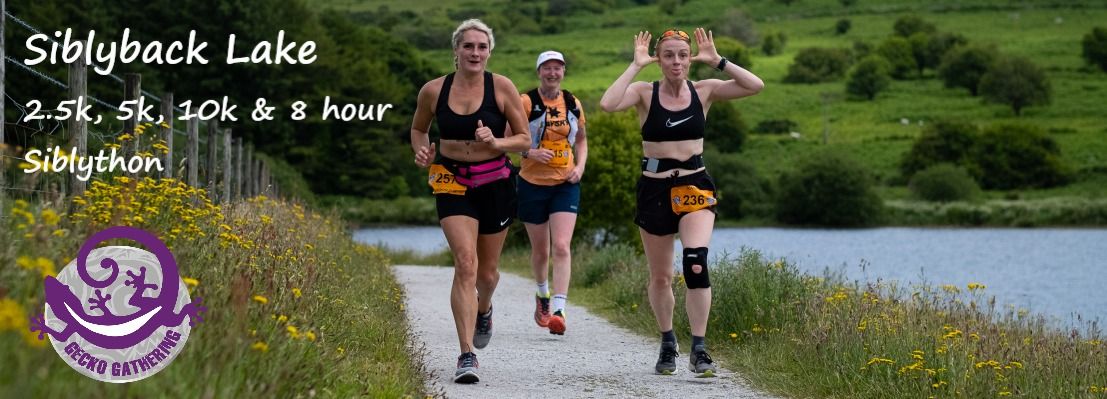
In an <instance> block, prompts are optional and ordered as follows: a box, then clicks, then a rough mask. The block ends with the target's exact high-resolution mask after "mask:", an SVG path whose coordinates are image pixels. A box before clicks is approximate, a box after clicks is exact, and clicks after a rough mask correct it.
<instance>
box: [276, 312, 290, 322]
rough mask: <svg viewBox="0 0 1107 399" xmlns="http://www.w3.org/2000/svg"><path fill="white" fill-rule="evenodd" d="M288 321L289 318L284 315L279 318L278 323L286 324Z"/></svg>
mask: <svg viewBox="0 0 1107 399" xmlns="http://www.w3.org/2000/svg"><path fill="white" fill-rule="evenodd" d="M286 321H288V316H285V315H283V314H282V315H280V316H277V322H278V323H284V322H286Z"/></svg>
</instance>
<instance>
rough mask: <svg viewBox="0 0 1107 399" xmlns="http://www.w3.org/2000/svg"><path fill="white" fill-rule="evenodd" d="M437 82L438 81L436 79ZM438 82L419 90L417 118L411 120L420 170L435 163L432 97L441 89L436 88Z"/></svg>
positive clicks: (412, 145)
mask: <svg viewBox="0 0 1107 399" xmlns="http://www.w3.org/2000/svg"><path fill="white" fill-rule="evenodd" d="M436 80H437V79H436ZM436 80H432V81H430V82H427V84H424V85H423V88H421V89H419V97H418V100H417V102H416V105H415V116H414V117H412V118H411V150H412V151H414V152H415V164H416V165H419V167H420V168H425V167H427V166H430V164H431V162H433V161H434V155H435V148H434V147H435V146H434V143H431V142H430V134H428V133H427V132H428V131H429V130H430V124H431V119H433V118H434V113H433V112H431V109H432V102H433V101H432V97H434V96H435V93H434V92H436V91H438V89H441V87H439V88H437V89H436V88H434V87H433V86H434V83H435V81H436Z"/></svg>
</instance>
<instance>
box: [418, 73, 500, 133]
mask: <svg viewBox="0 0 1107 399" xmlns="http://www.w3.org/2000/svg"><path fill="white" fill-rule="evenodd" d="M453 83H454V73H452V72H451V73H450V74H449V75H446V79H445V81H443V82H442V90H441V91H439V94H438V105H437V106H436V107H435V109H434V117H435V120H436V121H437V122H438V131H439V132H441V137H440V138H441V139H443V140H476V131H477V120H480V121H481V122H483V123H484V126H486V127H488V128H489V129H492V135H494V136H495V137H497V138H503V136H504V128H506V127H507V117H505V116H504V113H503V112H501V111H500V108H499V107H498V106H496V87H495V86H493V83H492V73H491V72H485V73H484V99H483V100H482V101H481V104H480V108H477V111H476V112H474V113H471V114H469V115H458V114H456V113H454V111H453V110H451V109H450V86H452V85H453Z"/></svg>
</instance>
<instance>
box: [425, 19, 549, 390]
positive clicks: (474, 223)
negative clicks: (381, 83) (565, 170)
mask: <svg viewBox="0 0 1107 399" xmlns="http://www.w3.org/2000/svg"><path fill="white" fill-rule="evenodd" d="M494 46H495V37H494V36H493V35H492V29H491V28H489V27H488V26H487V25H485V24H484V23H483V22H481V21H479V20H476V19H470V20H467V21H465V22H462V23H461V25H459V26H458V27H457V30H455V31H454V34H453V47H454V57H455V58H454V62H455V65H456V67H457V71H456V72H454V73H451V74H449V75H446V76H443V77H440V78H437V79H434V80H432V81H430V82H427V84H425V85H423V88H422V89H420V90H419V99H418V105H417V106H416V109H415V116H414V118H413V119H412V122H411V149H412V150H413V151H414V152H415V164H416V165H418V166H419V167H421V168H427V167H429V168H430V174H429V176H428V183H429V185H430V186H431V188H432V190H433V191H434V193H435V206H436V208H437V210H438V219H439V223H440V224H441V225H442V232H443V233H444V234H445V235H446V240H447V241H448V242H449V243H450V251H451V252H453V258H454V284H453V288H452V289H451V291H450V303H451V305H452V306H451V310H452V311H453V315H454V321H455V325H456V326H457V338H458V344H459V346H460V349H461V356H459V357H458V359H457V371H456V372H455V374H454V381H455V382H458V383H474V382H477V381H478V380H479V378H478V377H477V364H478V363H477V359H476V355H475V354H474V353H473V348H474V347H476V348H483V347H484V346H485V345H487V344H488V340H489V339H490V338H491V334H492V320H491V319H492V302H491V299H492V293H493V291H495V289H496V283H497V282H498V281H499V276H500V275H499V271H497V268H498V266H499V261H500V259H499V258H500V251H501V249H503V244H504V238H506V237H507V227H508V226H510V225H511V222H512V220H513V219H514V215H515V185H514V183H513V182H512V180H511V179H510V178H509V175H510V166H511V165H510V162H509V161H508V160H507V158H506V157H505V156H504V152H506V151H515V152H518V151H523V150H526V149H527V148H530V135H529V133H528V132H527V118H526V116H525V115H524V114H523V111H522V102H521V101H520V100H519V94H518V89H516V88H515V84H513V83H512V82H511V80H509V79H507V78H506V77H503V76H501V75H496V74H492V73H490V72H487V71H485V66H486V63H487V61H488V57H489V56H490V55H491V51H492V48H493V47H494ZM432 121H437V123H438V130H439V131H440V132H441V133H442V135H441V137H440V140H439V143H438V144H439V147H437V148H436V146H435V143H431V142H430V137H429V135H428V134H427V132H428V130H430V124H431V122H432ZM508 122H511V128H512V131H507V132H505V127H506V125H507V123H508ZM439 151H440V152H441V153H439Z"/></svg>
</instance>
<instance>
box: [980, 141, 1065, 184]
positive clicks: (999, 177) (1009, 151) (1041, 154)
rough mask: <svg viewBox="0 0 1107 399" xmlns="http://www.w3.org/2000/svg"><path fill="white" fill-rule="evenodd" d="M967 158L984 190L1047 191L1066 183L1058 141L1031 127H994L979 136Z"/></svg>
mask: <svg viewBox="0 0 1107 399" xmlns="http://www.w3.org/2000/svg"><path fill="white" fill-rule="evenodd" d="M969 157H970V162H971V164H970V170H969V171H970V172H971V173H972V174H973V175H974V176H976V178H977V180H978V181H979V182H980V185H981V186H983V187H984V188H987V189H996V190H1009V189H1015V188H1046V187H1054V186H1058V185H1061V184H1064V183H1065V182H1067V181H1068V175H1069V171H1068V168H1067V167H1066V166H1065V165H1064V164H1063V163H1062V162H1061V149H1060V147H1058V146H1057V142H1056V141H1054V140H1053V139H1052V138H1050V137H1049V136H1046V135H1045V133H1044V132H1043V131H1042V130H1041V129H1040V128H1037V127H1034V126H1022V125H998V126H994V127H992V128H990V129H988V130H987V131H985V132H984V134H982V135H981V136H980V138H979V140H978V141H977V144H976V145H975V146H974V147H973V150H972V152H971V153H970V155H969Z"/></svg>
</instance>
